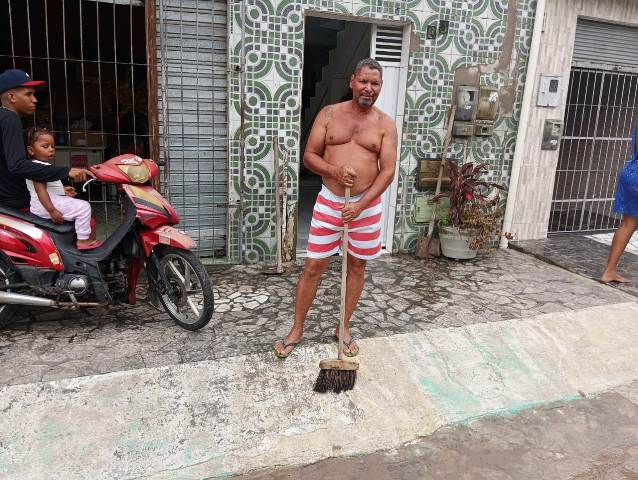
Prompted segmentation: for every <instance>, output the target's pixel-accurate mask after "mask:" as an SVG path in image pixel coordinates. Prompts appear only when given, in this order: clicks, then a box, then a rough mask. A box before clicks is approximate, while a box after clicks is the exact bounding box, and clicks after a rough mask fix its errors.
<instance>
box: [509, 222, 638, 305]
mask: <svg viewBox="0 0 638 480" xmlns="http://www.w3.org/2000/svg"><path fill="white" fill-rule="evenodd" d="M609 235H610V234H608V235H606V236H605V237H600V238H597V239H593V238H591V236H590V235H583V234H576V233H565V234H557V235H550V236H549V237H548V238H546V239H543V240H524V241H519V242H510V246H511V247H512V248H513V249H516V250H518V251H520V252H524V253H527V254H529V255H533V256H535V257H536V258H539V259H541V260H543V261H545V262H548V263H550V264H552V265H556V266H559V267H561V268H564V269H566V270H569V271H570V272H573V273H576V274H578V275H582V276H584V277H587V278H591V279H593V280H596V281H598V278H600V275H601V274H602V273H603V270H604V269H605V265H607V257H608V255H609V245H610V244H611V240H610V239H609ZM603 238H604V239H606V240H604V241H603ZM607 241H608V242H609V244H608V243H607ZM618 271H619V272H620V273H621V274H622V275H624V276H625V277H628V278H630V279H632V280H633V281H632V283H610V284H609V285H610V286H611V287H613V288H616V289H618V290H622V291H624V292H626V293H629V294H631V295H635V296H638V255H636V254H635V253H634V250H633V247H632V248H628V249H627V250H626V251H625V253H623V255H622V257H621V258H620V263H619V266H618Z"/></svg>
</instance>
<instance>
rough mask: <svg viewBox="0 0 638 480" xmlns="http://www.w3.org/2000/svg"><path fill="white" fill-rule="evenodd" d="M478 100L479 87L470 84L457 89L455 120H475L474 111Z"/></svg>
mask: <svg viewBox="0 0 638 480" xmlns="http://www.w3.org/2000/svg"><path fill="white" fill-rule="evenodd" d="M477 100H478V88H476V87H472V86H469V85H461V86H459V87H458V89H457V91H456V113H455V114H454V120H459V121H461V122H471V121H472V120H474V112H475V111H476V104H477Z"/></svg>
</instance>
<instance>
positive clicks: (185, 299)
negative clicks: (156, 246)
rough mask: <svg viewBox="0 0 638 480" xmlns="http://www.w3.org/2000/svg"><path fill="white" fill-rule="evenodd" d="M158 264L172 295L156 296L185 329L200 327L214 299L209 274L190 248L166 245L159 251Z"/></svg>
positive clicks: (209, 311) (210, 314)
mask: <svg viewBox="0 0 638 480" xmlns="http://www.w3.org/2000/svg"><path fill="white" fill-rule="evenodd" d="M159 263H160V268H161V269H162V271H163V272H164V275H165V277H166V279H167V280H168V283H169V284H170V285H171V287H172V294H173V295H172V297H173V298H171V295H168V294H164V295H159V300H160V302H161V303H162V306H163V307H164V309H165V310H166V312H167V313H168V314H169V315H170V316H171V318H172V319H173V320H175V323H177V324H178V325H179V326H180V327H183V328H185V329H187V330H199V329H200V328H202V327H203V326H204V325H206V324H207V323H208V322H209V321H210V319H211V317H212V316H213V309H214V304H213V302H214V300H213V288H212V285H211V281H210V277H209V276H208V273H207V272H206V269H205V268H204V265H202V262H201V261H200V260H199V258H197V256H196V255H195V254H194V253H193V252H190V251H187V250H180V249H177V248H171V247H165V248H163V249H162V250H161V251H160V252H159Z"/></svg>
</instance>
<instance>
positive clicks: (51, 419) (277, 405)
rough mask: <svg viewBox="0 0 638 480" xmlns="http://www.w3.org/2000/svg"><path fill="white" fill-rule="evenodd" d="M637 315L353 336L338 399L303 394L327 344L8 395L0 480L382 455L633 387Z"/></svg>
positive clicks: (585, 313)
mask: <svg viewBox="0 0 638 480" xmlns="http://www.w3.org/2000/svg"><path fill="white" fill-rule="evenodd" d="M636 319H638V304H637V303H632V302H628V303H621V304H616V305H611V306H604V307H593V308H589V309H585V310H581V311H579V312H569V313H560V314H544V315H538V316H535V317H533V318H530V319H526V320H520V321H515V320H509V321H503V322H493V323H481V324H474V325H470V326H467V327H456V328H444V329H434V330H431V331H427V332H419V333H412V334H402V335H395V336H391V337H386V338H371V339H366V340H362V341H361V349H362V353H361V355H360V358H359V360H360V362H361V370H360V372H359V377H358V380H357V386H356V389H355V390H353V391H352V392H349V393H347V394H341V395H334V394H329V395H318V394H314V393H312V391H311V388H312V383H313V380H314V378H315V376H316V374H317V364H318V361H319V359H320V358H324V357H329V356H331V355H333V354H334V352H333V350H334V348H332V347H330V346H325V345H313V346H309V347H305V348H300V349H299V350H298V351H297V352H295V355H294V356H291V357H290V358H289V359H288V360H287V361H285V362H282V361H278V360H276V359H274V358H273V357H272V356H271V355H269V354H256V355H249V356H241V357H233V358H228V359H221V360H215V361H205V362H200V363H195V364H186V365H175V366H169V367H161V368H153V369H142V370H131V371H125V372H117V373H112V374H106V375H100V376H93V377H88V378H79V379H69V380H62V381H53V382H48V383H39V384H29V385H13V386H6V387H4V388H2V390H0V399H1V400H0V411H2V412H3V422H2V427H0V428H1V430H0V437H1V438H2V444H1V446H0V476H2V478H8V479H21V480H26V479H44V478H64V479H69V480H70V479H83V478H91V479H112V478H145V479H146V478H153V479H204V478H223V477H226V476H228V475H231V474H238V473H243V472H247V471H250V470H253V469H257V468H263V467H268V466H275V465H297V464H308V463H312V462H314V461H317V460H320V459H322V458H326V457H331V456H342V455H361V454H365V453H370V452H373V451H375V450H380V449H384V448H391V447H394V446H398V445H401V444H403V443H405V442H407V441H410V440H413V439H415V438H417V437H422V436H426V435H429V434H431V433H433V432H435V431H436V430H437V429H439V428H440V427H442V426H445V425H450V424H459V423H466V422H472V421H474V420H476V419H479V418H482V417H485V416H487V415H512V414H516V413H518V412H521V411H523V410H525V409H529V408H533V407H538V406H542V405H544V404H547V403H549V402H554V401H563V402H572V401H576V400H578V399H580V398H582V397H584V396H590V395H595V394H597V393H600V392H605V391H608V390H611V389H613V388H617V387H619V386H622V385H625V384H629V383H631V382H633V381H636V380H638V371H637V370H636V368H635V365H636V363H637V362H638V322H636ZM62 446H63V447H62Z"/></svg>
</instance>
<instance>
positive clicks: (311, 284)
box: [274, 58, 397, 358]
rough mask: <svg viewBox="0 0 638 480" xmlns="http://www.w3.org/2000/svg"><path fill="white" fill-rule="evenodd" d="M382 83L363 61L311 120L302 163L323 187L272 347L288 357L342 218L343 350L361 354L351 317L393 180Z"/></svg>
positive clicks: (391, 134)
mask: <svg viewBox="0 0 638 480" xmlns="http://www.w3.org/2000/svg"><path fill="white" fill-rule="evenodd" d="M382 85H383V79H382V68H381V65H379V63H378V62H376V61H375V60H373V59H370V58H367V59H364V60H361V61H360V62H359V63H358V64H357V66H356V68H355V72H354V74H353V75H352V76H351V77H350V88H351V89H352V96H353V98H352V100H349V101H346V102H342V103H337V104H335V105H329V106H327V107H325V108H324V109H322V110H321V112H319V114H318V115H317V118H316V119H315V122H314V124H313V126H312V130H311V132H310V136H309V137H308V143H307V145H306V151H305V154H304V165H305V166H306V167H307V168H308V169H310V170H311V171H313V172H315V173H317V174H318V175H321V177H322V179H323V186H322V189H321V191H320V192H319V195H318V196H317V203H316V204H315V208H314V211H313V215H312V223H311V228H310V238H309V239H308V255H307V258H306V263H305V266H304V271H303V273H302V274H301V276H300V277H299V282H298V283H297V293H296V299H295V319H294V323H293V326H292V329H291V330H290V332H288V335H286V336H285V337H284V338H283V339H282V340H278V341H277V342H276V343H275V346H274V349H275V355H277V356H278V357H280V358H286V357H287V356H288V355H289V354H290V353H291V352H292V350H293V349H294V348H295V346H296V345H297V344H298V343H299V342H300V341H301V340H302V338H303V328H304V321H305V319H306V315H307V313H308V309H309V308H310V305H311V304H312V302H313V300H314V298H315V295H316V293H317V287H318V285H319V282H320V281H321V276H322V275H323V272H324V271H325V269H326V267H327V266H328V263H330V258H331V256H332V255H334V254H335V253H338V252H340V251H341V235H342V232H343V224H344V223H347V224H348V232H349V242H348V275H347V281H346V308H345V322H344V332H343V333H344V339H345V348H344V354H345V355H347V356H351V357H353V356H355V355H356V354H357V353H359V347H358V346H357V344H356V342H355V340H354V339H353V338H352V335H351V334H350V329H349V322H350V317H351V316H352V313H353V312H354V309H355V307H356V305H357V302H358V301H359V297H360V296H361V291H362V290H363V284H364V281H365V278H364V273H365V266H366V262H367V260H370V259H373V258H376V257H378V256H379V254H380V253H381V194H382V193H383V192H384V191H385V189H386V188H388V186H389V185H390V183H392V179H393V178H394V171H395V166H396V159H397V158H396V150H397V131H396V127H395V124H394V121H393V120H392V119H391V118H390V117H389V116H388V115H386V114H384V113H383V112H382V111H381V110H379V109H378V108H376V107H374V102H375V101H376V100H377V98H378V97H379V93H380V92H381V86H382ZM345 187H350V188H351V195H352V196H351V198H350V201H349V202H348V204H347V205H345V206H344V203H345V202H344V200H345V199H344V195H345ZM335 334H337V335H338V327H337V331H336V332H335Z"/></svg>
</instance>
